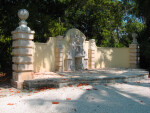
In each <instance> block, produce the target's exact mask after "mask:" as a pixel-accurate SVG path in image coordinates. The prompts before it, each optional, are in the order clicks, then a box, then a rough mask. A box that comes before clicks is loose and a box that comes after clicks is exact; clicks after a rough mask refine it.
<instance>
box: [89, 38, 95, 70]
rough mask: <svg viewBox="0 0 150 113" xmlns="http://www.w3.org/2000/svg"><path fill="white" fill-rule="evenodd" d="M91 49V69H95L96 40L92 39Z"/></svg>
mask: <svg viewBox="0 0 150 113" xmlns="http://www.w3.org/2000/svg"><path fill="white" fill-rule="evenodd" d="M89 42H90V49H89V52H88V53H89V68H90V69H95V39H91V40H90V41H89Z"/></svg>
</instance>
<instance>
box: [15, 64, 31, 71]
mask: <svg viewBox="0 0 150 113" xmlns="http://www.w3.org/2000/svg"><path fill="white" fill-rule="evenodd" d="M13 70H14V71H17V72H18V71H32V70H33V64H13Z"/></svg>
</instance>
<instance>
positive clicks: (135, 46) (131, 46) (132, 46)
mask: <svg viewBox="0 0 150 113" xmlns="http://www.w3.org/2000/svg"><path fill="white" fill-rule="evenodd" d="M129 48H138V45H137V44H130V45H129Z"/></svg>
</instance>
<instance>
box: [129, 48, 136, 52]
mask: <svg viewBox="0 0 150 113" xmlns="http://www.w3.org/2000/svg"><path fill="white" fill-rule="evenodd" d="M129 51H130V53H136V52H138V50H137V49H135V48H134V49H130V50H129Z"/></svg>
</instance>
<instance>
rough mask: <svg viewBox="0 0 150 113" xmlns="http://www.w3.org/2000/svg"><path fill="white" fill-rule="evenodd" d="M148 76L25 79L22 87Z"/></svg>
mask: <svg viewBox="0 0 150 113" xmlns="http://www.w3.org/2000/svg"><path fill="white" fill-rule="evenodd" d="M146 78H148V74H142V75H134V76H122V77H119V76H115V77H104V78H94V77H93V78H92V77H81V78H80V77H79V78H45V79H44V78H43V79H34V80H25V81H24V83H23V88H24V89H28V90H31V89H36V88H42V87H47V88H60V87H64V86H69V85H75V84H78V83H88V84H90V83H99V84H105V83H123V82H134V81H139V80H141V79H146Z"/></svg>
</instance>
